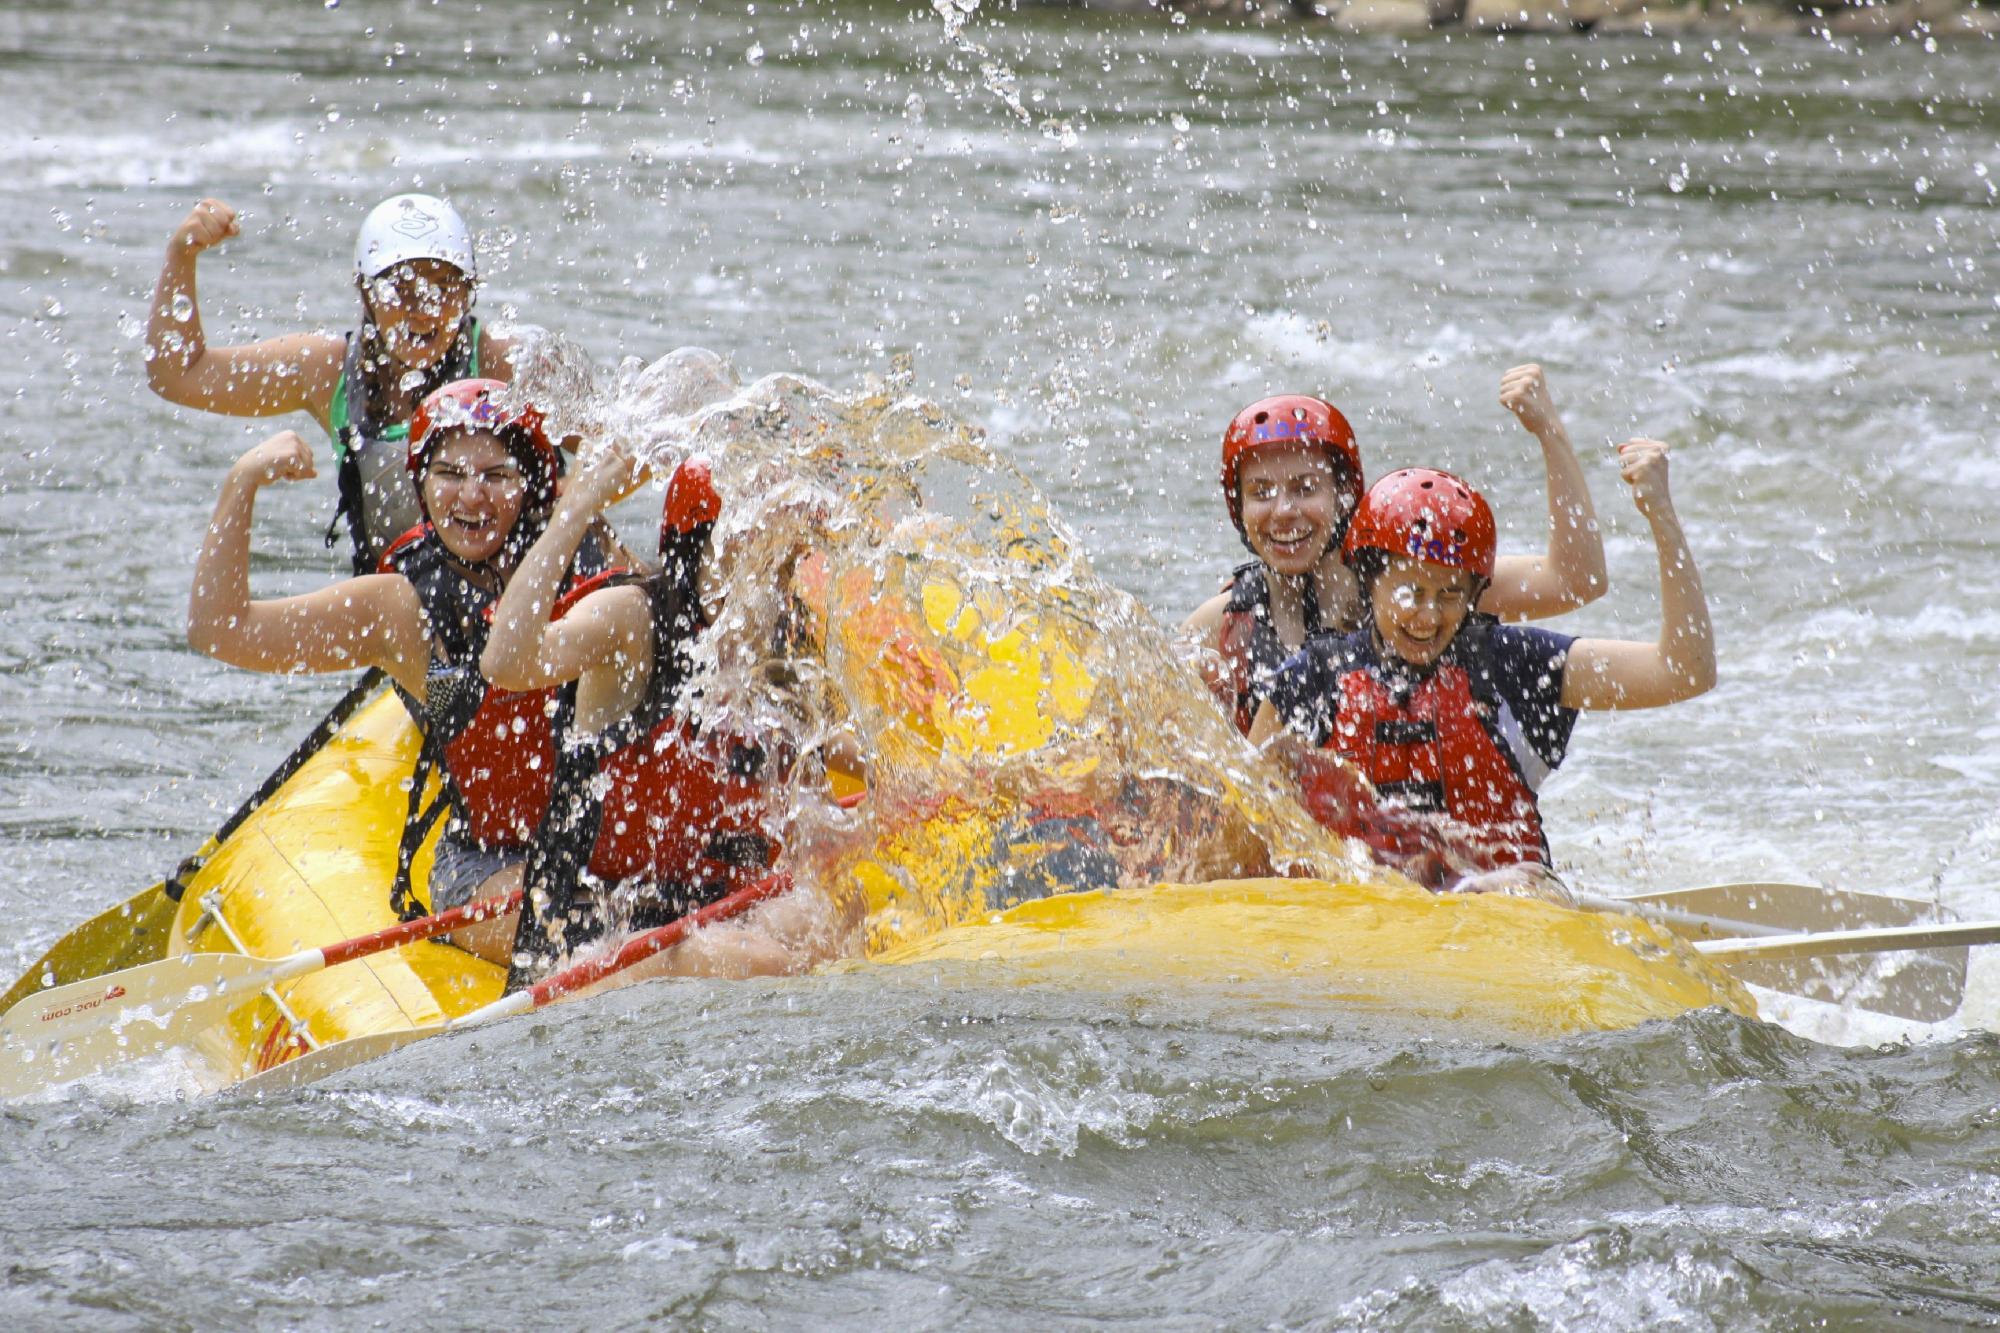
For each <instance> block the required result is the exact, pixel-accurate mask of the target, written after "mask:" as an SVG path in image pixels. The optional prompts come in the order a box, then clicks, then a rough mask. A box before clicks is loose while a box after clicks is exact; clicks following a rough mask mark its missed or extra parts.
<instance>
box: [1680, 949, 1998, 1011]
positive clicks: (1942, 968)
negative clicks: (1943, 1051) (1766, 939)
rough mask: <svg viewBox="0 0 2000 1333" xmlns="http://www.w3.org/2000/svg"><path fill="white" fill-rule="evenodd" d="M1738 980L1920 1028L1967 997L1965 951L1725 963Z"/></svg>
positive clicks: (1735, 960) (1943, 950)
mask: <svg viewBox="0 0 2000 1333" xmlns="http://www.w3.org/2000/svg"><path fill="white" fill-rule="evenodd" d="M1720 961H1721V962H1723V963H1724V964H1725V965H1726V966H1727V967H1728V968H1729V973H1730V975H1731V976H1733V977H1735V978H1736V979H1737V980H1738V981H1743V982H1748V983H1749V984H1750V985H1753V986H1762V987H1764V988H1765V989H1766V990H1779V991H1784V992H1786V993H1788V994H1791V995H1803V996H1805V997H1806V998H1807V999H1809V1000H1823V1001H1825V1002H1826V1003H1828V1004H1839V1005H1852V1006H1854V1007H1855V1008H1857V1009H1869V1010H1873V1011H1874V1012H1876V1013H1879V1014H1889V1015H1892V1016H1894V1017H1896V1018H1907V1019H1910V1020H1912V1021H1913V1022H1918V1023H1938V1022H1942V1021H1943V1020H1945V1019H1947V1018H1950V1017H1951V1016H1952V1015H1953V1014H1955V1013H1957V1012H1958V1007H1959V1005H1960V1004H1961V1003H1962V1002H1963V1001H1964V998H1965V967H1966V951H1965V950H1964V949H1926V950H1924V951H1923V952H1921V953H1879V954H1859V955H1851V954H1844V955H1841V956H1839V957H1830V958H1794V959H1789V960H1766V959H1757V958H1725V959H1722V960H1720Z"/></svg>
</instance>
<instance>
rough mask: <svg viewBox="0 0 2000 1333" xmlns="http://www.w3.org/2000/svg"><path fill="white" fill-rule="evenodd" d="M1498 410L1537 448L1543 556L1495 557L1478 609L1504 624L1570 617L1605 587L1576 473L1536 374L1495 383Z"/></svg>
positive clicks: (1586, 492) (1600, 544)
mask: <svg viewBox="0 0 2000 1333" xmlns="http://www.w3.org/2000/svg"><path fill="white" fill-rule="evenodd" d="M1500 403H1501V406H1503V407H1505V408H1506V409H1507V410H1508V411H1510V412H1512V413H1513V414H1514V415H1515V416H1516V417H1518V418H1520V421H1521V424H1522V425H1523V426H1525V427H1526V428H1527V429H1528V432H1529V433H1530V434H1532V435H1533V436H1534V437H1535V438H1536V439H1537V440H1539V441H1541V445H1542V460H1543V462H1544V464H1545V465H1546V466H1547V468H1548V475H1549V549H1548V550H1547V551H1546V552H1545V553H1544V554H1542V555H1533V556H1527V555H1506V556H1501V557H1500V559H1499V561H1498V562H1497V563H1496V565H1495V566H1494V570H1493V582H1492V584H1491V585H1490V586H1488V588H1487V589H1486V592H1485V595H1484V596H1482V597H1481V598H1480V599H1479V609H1480V610H1482V611H1488V612H1491V613H1492V614H1494V615H1496V616H1499V617H1501V618H1502V619H1504V620H1534V619H1539V618H1541V617H1544V616H1553V615H1560V614H1561V613H1562V612H1564V611H1574V610H1575V609H1576V608H1577V607H1579V606H1583V605H1585V604H1586V603H1589V602H1594V601H1596V600H1597V599H1598V598H1599V597H1602V596H1603V595H1604V590H1605V588H1606V586H1607V585H1608V582H1609V580H1608V578H1607V576H1606V573H1605V569H1604V541H1603V539H1602V537H1601V536H1600V535H1599V534H1598V531H1597V514H1596V512H1595V511H1594V510H1593V509H1592V508H1591V505H1590V487H1589V485H1588V483H1586V482H1585V481H1584V477H1583V465H1582V464H1581V463H1579V462H1577V458H1576V450H1574V449H1572V448H1571V447H1570V442H1569V431H1568V430H1567V429H1566V428H1564V426H1563V422H1562V415H1561V413H1559V412H1557V411H1556V400H1555V395H1553V394H1551V393H1550V392H1549V382H1548V379H1547V377H1546V376H1544V375H1543V374H1542V368H1541V367H1540V366H1534V365H1529V366H1516V367H1514V368H1513V369H1512V370H1510V371H1508V372H1507V373H1506V374H1505V375H1504V376H1502V377H1501V380H1500Z"/></svg>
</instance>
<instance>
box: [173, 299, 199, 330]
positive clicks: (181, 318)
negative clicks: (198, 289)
mask: <svg viewBox="0 0 2000 1333" xmlns="http://www.w3.org/2000/svg"><path fill="white" fill-rule="evenodd" d="M172 309H173V315H174V319H175V320H177V321H178V322H180V323H182V324H185V323H187V322H188V321H189V320H191V319H193V318H194V298H193V297H191V296H189V295H188V294H187V293H186V292H175V293H174V303H173V307H172Z"/></svg>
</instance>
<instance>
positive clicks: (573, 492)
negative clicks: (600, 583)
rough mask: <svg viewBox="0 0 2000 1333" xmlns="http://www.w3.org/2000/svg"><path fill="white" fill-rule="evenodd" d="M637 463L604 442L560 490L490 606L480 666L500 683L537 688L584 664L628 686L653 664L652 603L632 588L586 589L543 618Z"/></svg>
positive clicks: (579, 672)
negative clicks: (561, 612) (571, 605)
mask: <svg viewBox="0 0 2000 1333" xmlns="http://www.w3.org/2000/svg"><path fill="white" fill-rule="evenodd" d="M639 473H640V469H639V468H638V467H637V465H635V464H634V463H633V462H632V460H630V459H629V458H627V457H625V456H624V455H623V454H620V453H618V452H616V451H615V450H611V449H606V450H603V451H602V452H600V453H599V454H598V456H597V457H596V458H594V459H592V460H591V463H590V465H589V466H588V467H586V468H585V469H584V471H583V474H582V475H581V476H579V477H578V478H577V479H576V484H575V485H573V486H571V487H569V488H568V489H567V490H565V491H564V492H563V495H562V498H561V499H560V500H558V501H557V502H556V508H555V513H554V514H553V515H551V516H550V519H549V526H548V528H547V529H546V530H545V531H544V532H543V533H542V535H541V538H540V540H538V541H536V543H535V544H534V545H533V546H532V547H530V548H529V549H528V554H527V555H526V556H525V557H524V558H523V559H522V561H521V567H520V568H519V569H517V570H515V571H514V577H513V578H511V579H509V580H508V581H507V591H506V592H505V593H503V594H502V595H501V597H500V603H499V605H498V606H496V607H495V608H494V611H493V631H492V633H491V634H490V635H489V636H488V637H487V640H486V651H485V652H484V653H482V654H481V655H480V658H479V671H480V674H481V675H483V676H485V677H486V679H487V680H489V681H491V682H492V683H493V684H495V685H497V686H499V687H500V688H501V689H503V690H539V689H546V688H548V687H549V686H552V685H561V684H563V683H565V682H567V681H572V680H577V679H579V678H580V677H582V676H583V675H584V673H586V672H589V671H603V672H606V673H610V674H612V675H614V676H615V677H616V678H617V680H618V681H619V682H622V683H625V684H627V685H628V686H629V685H630V684H631V683H632V682H634V681H637V680H643V678H644V676H645V674H646V672H647V671H648V670H650V668H651V665H652V644H653V637H652V611H651V607H650V606H649V605H648V603H647V600H646V598H645V596H644V595H643V594H641V593H640V592H639V591H638V590H637V589H635V588H629V587H627V588H608V589H605V590H603V591H600V592H595V593H592V594H591V595H590V596H588V597H586V598H584V599H583V600H582V601H581V602H579V603H578V604H577V606H576V608H575V609H574V610H573V611H571V612H570V614H568V615H566V616H564V617H563V618H562V619H561V620H558V621H555V622H553V623H551V622H550V620H549V615H550V613H551V612H552V611H553V610H554V608H555V604H556V598H557V597H558V596H559V595H560V594H561V591H562V583H563V576H564V574H566V573H567V572H568V570H569V566H570V561H571V559H572V558H573V557H574V556H575V555H576V548H577V546H578V545H579V544H581V543H582V541H583V537H584V534H585V533H586V532H588V531H590V529H591V525H592V524H593V523H594V522H596V520H597V516H598V513H599V511H601V510H602V509H603V508H604V506H605V505H607V504H609V503H611V502H612V501H613V500H614V499H616V498H617V496H618V494H619V493H620V492H621V490H628V489H630V488H631V487H632V486H633V485H634V484H635V483H634V478H636V477H637V476H638V475H639Z"/></svg>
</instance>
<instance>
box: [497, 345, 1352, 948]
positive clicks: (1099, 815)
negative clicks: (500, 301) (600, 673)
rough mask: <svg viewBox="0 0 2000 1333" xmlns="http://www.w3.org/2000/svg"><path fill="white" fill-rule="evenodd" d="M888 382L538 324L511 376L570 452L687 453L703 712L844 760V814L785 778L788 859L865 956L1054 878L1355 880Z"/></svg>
mask: <svg viewBox="0 0 2000 1333" xmlns="http://www.w3.org/2000/svg"><path fill="white" fill-rule="evenodd" d="M906 378H907V377H906V376H905V375H900V374H899V375H897V376H894V377H892V378H891V379H890V380H882V379H878V378H871V379H870V380H869V381H868V382H867V383H865V384H864V385H863V386H862V387H861V388H860V389H858V390H854V391H850V392H839V391H836V390H834V389H832V388H829V387H827V386H825V385H822V384H819V383H817V382H815V381H813V380H810V379H806V378H804V377H802V376H797V375H787V374H779V375H770V376H766V377H765V378H763V379H760V380H758V381H756V382H755V383H753V384H750V385H747V386H742V387H738V385H737V383H736V379H735V374H734V371H733V370H732V369H731V368H730V367H729V366H728V364H727V362H724V361H722V360H721V359H720V358H718V357H714V356H713V355H712V354H709V353H705V352H701V351H699V350H698V349H683V350H682V351H680V352H676V353H674V354H672V355H670V356H669V357H667V358H664V359H663V360H661V361H660V362H657V363H655V364H653V365H651V366H646V367H643V368H641V367H638V366H637V365H636V364H628V365H626V366H624V367H621V368H619V370H618V371H617V372H615V374H611V375H606V374H605V373H603V372H599V371H595V370H593V369H592V368H591V367H590V366H589V365H588V363H587V361H584V360H582V359H580V358H578V357H577V356H576V355H575V352H574V349H573V347H570V346H569V345H566V344H564V343H562V342H561V341H560V340H555V339H544V340H540V341H538V342H537V343H535V344H534V345H533V346H531V347H530V348H529V350H528V354H527V356H526V357H525V359H524V360H523V361H522V362H521V363H519V364H517V381H516V383H517V386H518V392H519V393H520V394H521V395H522V396H523V397H524V398H529V399H532V401H534V402H535V404H536V405H537V406H538V407H539V408H540V409H541V410H542V411H543V412H544V413H545V414H546V416H547V417H548V419H549V420H550V422H551V423H553V424H554V425H555V427H556V429H559V430H561V431H562V432H563V433H565V434H578V435H581V436H583V437H584V438H585V440H586V441H588V442H591V443H587V444H586V446H585V447H586V450H588V449H589V448H591V447H594V446H598V445H601V443H602V442H606V441H615V442H617V443H618V444H619V445H620V446H622V447H623V448H625V449H626V450H628V451H630V452H632V453H634V454H636V455H639V456H641V457H644V458H646V459H648V460H651V461H652V462H653V463H654V464H655V471H656V473H657V474H664V473H665V472H666V471H668V470H670V468H671V466H672V464H673V463H674V462H675V461H676V460H678V459H679V458H681V457H684V456H686V455H687V454H689V453H694V452H700V453H703V454H705V455H707V456H708V457H709V459H710V460H711V463H712V466H713V468H714V472H715V477H716V483H717V486H718V488H719V489H720V490H721V492H722V494H723V497H724V501H725V508H724V512H723V516H722V518H721V520H720V521H719V523H718V524H717V528H716V535H715V548H714V549H715V552H716V555H715V569H716V571H717V573H718V574H719V575H720V579H721V583H722V592H721V596H720V605H719V611H718V614H717V629H716V631H715V632H714V633H712V634H710V635H708V636H706V637H705V638H704V639H703V640H702V642H701V644H700V647H699V649H698V658H699V662H698V668H697V670H698V680H699V684H700V692H701V698H702V708H703V710H704V717H705V719H706V721H707V723H708V724H709V725H720V726H724V727H727V728H729V729H731V730H735V731H739V732H743V733H747V734H751V735H756V736H759V737H770V738H773V739H775V740H777V741H780V742H782V743H783V744H785V745H786V746H788V747H789V748H792V749H794V750H796V751H797V752H798V753H801V754H808V755H811V754H827V753H833V752H837V751H840V750H843V749H845V750H851V751H854V752H858V754H859V755H860V756H862V758H863V760H864V763H865V767H866V786H867V798H866V800H865V801H863V802H862V803H861V805H860V807H859V808H858V809H856V810H852V811H849V810H843V809H840V808H837V807H836V805H835V804H834V803H833V802H832V801H831V800H830V799H828V797H827V796H826V793H827V791H828V790H829V788H828V784H827V781H826V780H825V778H824V777H823V776H822V774H821V772H820V771H819V769H818V767H817V766H816V765H812V764H807V765H802V766H801V769H800V772H799V773H798V774H797V775H796V777H795V779H794V781H795V784H796V785H795V788H794V790H793V792H792V797H793V799H792V800H791V802H790V807H789V810H788V812H787V813H788V816H789V832H788V838H787V846H788V853H787V854H788V857H789V859H790V860H791V862H792V863H793V866H792V868H793V870H794V873H795V874H798V875H800V876H801V877H809V878H810V879H811V880H812V881H814V882H817V883H819V884H820V885H822V886H823V887H825V888H826V889H828V890H829V891H830V892H831V893H833V894H835V895H836V896H839V895H845V896H846V897H847V898H848V899H850V900H852V899H855V898H857V897H858V898H860V899H863V900H865V901H864V902H862V903H861V904H860V910H861V911H862V913H863V914H864V915H865V916H866V918H867V921H868V940H867V942H868V944H869V945H870V946H871V947H881V946H884V945H887V944H890V943H893V942H896V941H898V940H900V939H903V938H907V937H910V936H912V935H921V934H926V933H929V932H930V931H932V930H935V929H937V928H938V927H939V926H941V925H946V924H950V923H952V922H955V921H958V920H962V919H965V918H967V917H970V916H977V915H980V914H983V913H985V912H987V911H990V910H993V909H997V908H1000V907H1004V906H1006V905H1009V904H1011V903H1013V902H1016V901H1020V900H1023V899H1027V898H1034V897H1040V896H1044V895H1046V894H1049V893H1053V892H1061V891H1065V890H1071V889H1085V888H1107V887H1113V886H1120V887H1133V886H1138V885H1146V884H1153V883H1157V882H1161V881H1168V880H1188V881H1203V880H1212V879H1220V878H1229V877H1232V876H1241V875H1254V874H1268V873H1271V872H1273V871H1274V870H1275V871H1278V872H1281V873H1282V872H1287V871H1299V872H1310V873H1313V874H1315V875H1318V876H1320V877H1322V878H1343V877H1345V878H1352V877H1354V876H1355V875H1357V874H1362V875H1368V876H1371V877H1372V876H1375V875H1379V874H1380V872H1379V870H1374V869H1372V868H1370V867H1368V866H1367V864H1366V862H1365V861H1363V860H1361V859H1359V858H1358V857H1357V856H1355V855H1354V854H1352V853H1351V852H1350V850H1349V848H1348V846H1347V845H1346V844H1345V843H1344V842H1342V841H1341V840H1339V839H1337V838H1335V837H1333V836H1332V835H1330V834H1328V833H1326V832H1325V831H1324V830H1323V829H1322V828H1321V827H1320V826H1319V825H1318V824H1316V823H1315V822H1314V821H1313V820H1312V818H1311V817H1310V816H1309V815H1308V814H1307V813H1306V812H1305V811H1304V810H1303V809H1302V808H1301V807H1300V806H1299V804H1298V803H1297V801H1296V800H1295V799H1294V798H1293V796H1292V794H1291V789H1290V786H1289V783H1288V782H1287V780H1286V779H1285V778H1284V776H1283V775H1282V774H1281V773H1280V772H1279V770H1278V769H1277V768H1276V767H1275V766H1274V765H1273V764H1271V763H1270V762H1268V761H1267V760H1266V759H1265V758H1263V757H1262V756H1260V755H1259V754H1258V753H1257V752H1256V751H1255V750H1253V749H1252V748H1251V747H1250V746H1249V745H1248V743H1247V742H1246V741H1244V740H1243V739H1242V738H1241V737H1240V736H1239V735H1238V734H1237V733H1236V731H1235V730H1234V728H1233V727H1232V726H1231V725H1230V724H1229V722H1228V720H1227V719H1226V718H1225V717H1224V716H1223V714H1222V712H1221V710H1220V709H1218V708H1217V707H1216V706H1215V705H1214V703H1213V702H1212V701H1211V700H1210V698H1209V697H1208V695H1207V692H1206V689H1205V687H1204V686H1203V684H1202V683H1201V680H1200V677H1199V676H1198V675H1197V674H1196V672H1195V671H1194V670H1193V668H1192V667H1191V665H1190V664H1189V663H1187V662H1186V661H1185V660H1184V658H1183V655H1182V653H1181V652H1180V651H1179V650H1178V649H1177V648H1176V646H1175V644H1174V642H1173V641H1172V640H1171V639H1170V637H1169V636H1168V635H1167V633H1166V632H1165V631H1163V630H1162V629H1161V628H1160V626H1159V625H1158V624H1156V623H1155V622H1154V621H1153V619H1152V618H1151V616H1150V615H1149V614H1147V612H1146V611H1145V610H1144V608H1142V607H1141V606H1140V605H1139V604H1138V603H1137V602H1136V601H1135V600H1134V599H1133V598H1132V597H1130V596H1129V595H1128V594H1126V593H1124V592H1122V591H1121V590H1119V589H1117V588H1115V587H1113V586H1112V585H1111V584H1109V583H1108V582H1106V581H1105V580H1104V579H1102V578H1101V577H1099V576H1098V574H1097V573H1096V572H1095V570H1093V568H1092V567H1091V565H1090V562H1089V560H1088V558H1087V557H1086V556H1085V554H1084V553H1083V551H1082V549H1081V548H1080V546H1079V545H1078V543H1077V541H1076V538H1075V536H1074V535H1073V534H1072V533H1071V532H1070V530H1069V529H1068V527H1067V526H1066V525H1065V524H1064V523H1063V522H1062V520H1061V519H1060V518H1059V517H1058V516H1057V515H1056V514H1055V513H1054V512H1053V511H1052V510H1051V509H1050V507H1049V504H1048V501H1047V500H1046V498H1045V497H1044V496H1043V495H1042V494H1041V493H1040V491H1039V490H1037V489H1036V487H1035V486H1034V484H1033V483H1032V482H1030V481H1029V480H1028V479H1027V478H1026V477H1025V476H1023V475H1022V474H1021V473H1020V472H1019V471H1018V470H1017V469H1015V468H1014V467H1013V466H1012V465H1011V464H1009V463H1008V462H1007V461H1006V460H1004V459H1003V458H1001V457H999V456H998V455H997V454H996V453H994V451H993V450H991V449H990V448H988V447H987V445H986V443H985V441H984V439H983V436H982V433H981V432H980V431H979V430H978V429H977V428H975V427H973V426H971V425H969V424H967V423H965V422H963V421H961V420H959V419H957V418H956V417H954V416H953V415H952V414H951V413H949V412H948V411H946V410H945V409H944V408H943V407H941V406H939V405H938V404H936V403H933V402H930V401H927V400H925V399H922V398H918V397H913V396H909V395H907V394H905V393H904V392H903V391H902V390H903V383H902V381H904V380H906ZM834 781H835V783H836V785H838V784H839V782H840V779H839V778H838V777H836V778H835V779H834Z"/></svg>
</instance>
